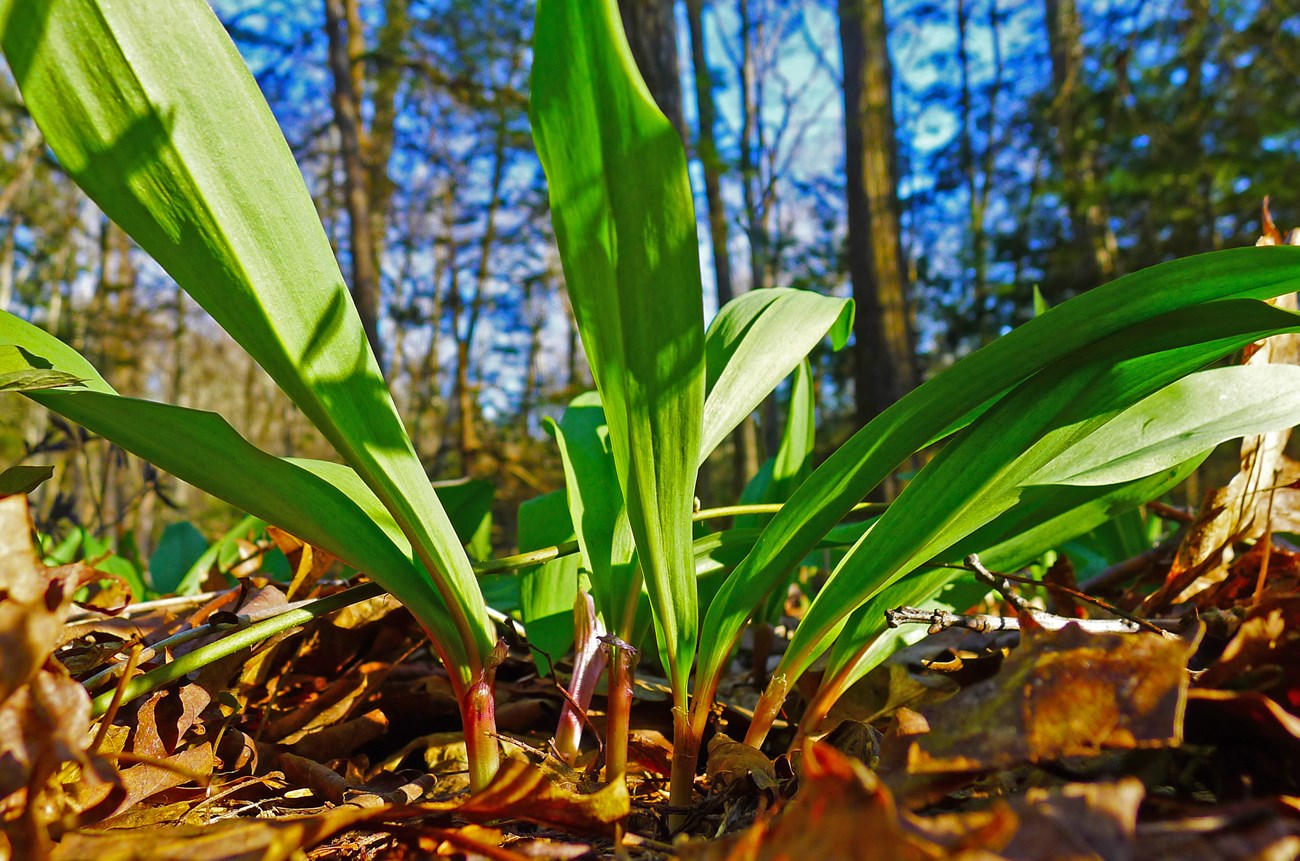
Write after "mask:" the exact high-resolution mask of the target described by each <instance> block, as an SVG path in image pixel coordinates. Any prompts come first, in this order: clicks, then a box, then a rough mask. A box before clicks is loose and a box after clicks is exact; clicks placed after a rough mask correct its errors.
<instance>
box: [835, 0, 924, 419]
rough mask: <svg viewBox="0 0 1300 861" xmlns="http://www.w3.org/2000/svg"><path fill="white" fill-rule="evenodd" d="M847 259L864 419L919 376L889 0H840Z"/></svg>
mask: <svg viewBox="0 0 1300 861" xmlns="http://www.w3.org/2000/svg"><path fill="white" fill-rule="evenodd" d="M839 16H840V46H841V49H842V51H843V59H844V66H843V68H844V145H845V179H846V182H847V188H846V197H847V204H848V228H849V235H848V266H849V275H850V277H851V278H852V281H853V298H854V300H855V301H856V302H857V317H856V319H855V321H854V333H855V335H856V340H857V345H856V348H855V353H854V364H855V371H854V377H855V384H856V386H857V415H858V421H859V422H860V423H863V424H865V423H866V422H868V421H870V420H871V419H872V418H874V417H875V416H876V415H878V414H879V413H880V412H881V411H882V410H884V409H885V408H886V407H888V406H889V405H890V404H892V403H893V402H894V401H896V400H898V398H899V397H901V396H902V395H903V394H904V393H906V392H907V391H908V390H909V389H911V388H912V386H913V385H914V384H915V378H914V373H913V367H914V365H913V354H914V352H915V350H914V347H913V335H912V325H911V320H910V319H909V315H908V313H907V285H906V282H905V276H904V271H905V270H904V268H903V254H902V246H901V243H900V237H899V216H898V191H897V187H896V179H895V175H896V168H895V163H896V152H895V147H896V144H895V140H894V114H893V99H892V94H891V90H890V85H891V78H892V74H893V72H892V69H891V67H890V61H889V52H888V50H887V45H886V36H887V29H886V24H885V6H884V2H883V0H840V2H839Z"/></svg>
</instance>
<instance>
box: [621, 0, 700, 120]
mask: <svg viewBox="0 0 1300 861" xmlns="http://www.w3.org/2000/svg"><path fill="white" fill-rule="evenodd" d="M618 9H619V13H620V14H621V16H622V18H623V31H624V32H625V33H626V34H627V41H628V44H629V45H630V46H631V48H632V59H634V60H636V66H637V68H638V69H640V70H641V77H642V78H645V82H646V86H647V87H649V88H650V95H652V96H654V100H655V103H656V104H657V105H659V110H661V111H663V112H664V116H666V117H668V120H669V122H671V123H672V124H673V126H675V127H676V129H677V133H678V134H680V135H681V136H682V140H686V137H687V135H686V118H685V115H684V113H683V112H682V78H681V70H680V68H679V67H678V65H677V19H676V18H674V17H673V0H619V2H618Z"/></svg>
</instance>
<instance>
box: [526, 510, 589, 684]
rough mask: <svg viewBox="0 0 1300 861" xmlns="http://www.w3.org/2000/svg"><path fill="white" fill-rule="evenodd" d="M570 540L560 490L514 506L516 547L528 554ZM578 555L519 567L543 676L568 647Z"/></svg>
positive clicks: (535, 656)
mask: <svg viewBox="0 0 1300 861" xmlns="http://www.w3.org/2000/svg"><path fill="white" fill-rule="evenodd" d="M572 540H573V522H572V521H571V520H570V519H569V509H568V505H567V504H566V500H565V495H564V491H562V490H557V491H554V492H552V493H546V494H543V495H541V496H538V497H535V498H533V499H530V500H528V501H526V502H524V503H523V504H522V505H520V506H519V552H520V553H527V552H528V551H530V550H537V549H540V548H542V547H550V546H553V545H556V544H562V543H563V542H565V541H572ZM578 567H579V558H578V556H577V555H576V554H571V555H569V556H561V557H560V558H559V559H552V560H550V561H549V562H545V563H543V564H541V565H538V566H535V567H533V568H530V569H528V570H526V571H521V572H519V604H520V609H521V611H522V613H521V615H522V618H523V622H524V630H525V631H527V632H528V644H529V645H530V646H532V647H533V660H534V661H535V662H536V664H537V671H538V672H539V673H540V674H542V675H546V674H547V673H549V672H550V666H551V662H552V661H556V660H559V659H560V658H562V657H564V655H565V654H566V653H567V652H568V651H569V649H571V648H572V647H573V600H574V598H575V597H576V596H577V594H578V590H579V588H580V586H579V582H578Z"/></svg>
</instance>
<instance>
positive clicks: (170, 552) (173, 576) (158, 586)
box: [149, 520, 216, 595]
mask: <svg viewBox="0 0 1300 861" xmlns="http://www.w3.org/2000/svg"><path fill="white" fill-rule="evenodd" d="M208 549H209V548H208V539H207V538H205V537H204V535H203V533H202V532H200V531H199V530H198V527H196V526H195V525H194V524H193V523H190V522H189V521H188V520H182V521H180V522H179V523H169V524H168V525H167V528H166V529H164V530H163V534H162V537H161V538H159V539H158V546H157V547H155V548H154V551H153V555H152V556H150V557H149V584H150V585H151V586H153V588H154V590H155V591H157V592H160V593H162V594H164V595H172V594H176V590H177V587H179V586H180V584H181V583H182V582H183V581H184V579H185V575H186V574H187V573H188V572H189V570H190V569H191V568H192V567H193V566H194V565H195V563H197V562H198V561H199V560H200V559H202V558H203V557H204V555H205V554H206V552H207V551H208ZM215 556H216V554H215V552H214V553H213V557H214V558H215Z"/></svg>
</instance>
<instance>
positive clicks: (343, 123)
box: [325, 0, 384, 368]
mask: <svg viewBox="0 0 1300 861" xmlns="http://www.w3.org/2000/svg"><path fill="white" fill-rule="evenodd" d="M347 20H348V10H347V8H346V7H345V5H344V0H325V30H326V34H327V35H328V37H329V64H330V72H331V74H332V75H333V78H334V96H333V104H334V124H335V126H337V127H338V130H339V149H340V152H341V155H342V157H343V177H344V193H345V196H346V198H347V209H348V226H349V231H350V233H349V239H350V245H351V248H350V249H349V250H350V252H351V255H350V256H351V258H352V299H353V301H354V302H355V303H356V306H357V312H358V313H359V314H360V315H361V324H362V326H363V327H364V328H365V332H366V338H367V340H369V341H370V348H371V349H372V350H374V353H375V358H376V359H377V360H378V361H379V364H380V367H381V368H382V367H383V360H384V351H383V345H382V343H381V342H380V339H379V273H378V267H377V266H376V264H375V244H374V234H373V233H372V221H371V208H370V194H369V190H368V189H367V185H368V184H369V183H368V175H367V171H366V164H365V157H364V154H363V152H362V140H361V138H362V129H361V118H360V117H361V110H360V100H361V94H360V93H358V92H357V89H356V85H355V79H354V78H353V73H352V58H351V55H350V51H349V39H348V37H347V35H346V34H345V33H344V32H343V26H344V22H346V21H347Z"/></svg>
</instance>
